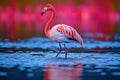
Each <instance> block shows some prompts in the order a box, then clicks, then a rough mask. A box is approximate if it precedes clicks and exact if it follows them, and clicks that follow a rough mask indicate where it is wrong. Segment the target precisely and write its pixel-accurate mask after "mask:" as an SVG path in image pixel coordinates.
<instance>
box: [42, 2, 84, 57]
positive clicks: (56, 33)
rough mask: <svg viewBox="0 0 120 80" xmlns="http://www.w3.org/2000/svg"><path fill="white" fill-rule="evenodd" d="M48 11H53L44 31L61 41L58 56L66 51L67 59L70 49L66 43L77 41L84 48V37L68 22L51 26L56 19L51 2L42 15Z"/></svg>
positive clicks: (54, 39)
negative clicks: (67, 23)
mask: <svg viewBox="0 0 120 80" xmlns="http://www.w3.org/2000/svg"><path fill="white" fill-rule="evenodd" d="M47 11H51V12H52V15H51V17H50V19H49V21H48V22H47V24H46V26H45V28H44V32H45V35H46V36H47V37H48V38H50V39H52V40H53V41H56V42H58V43H59V47H60V48H59V50H58V52H57V55H56V57H57V56H58V55H59V54H60V53H61V52H62V51H64V52H65V59H67V53H68V49H67V48H66V45H65V43H67V42H71V41H77V42H79V43H80V44H81V46H82V48H84V46H83V39H82V38H81V36H80V35H79V33H78V32H77V31H76V30H75V29H74V28H73V27H71V26H69V25H66V24H57V25H55V26H53V27H52V28H51V27H50V26H51V24H52V22H53V21H54V17H55V8H54V7H53V6H52V5H51V4H46V5H45V7H44V8H43V10H42V11H41V15H43V14H44V13H45V12H47ZM61 43H63V44H64V48H62V47H61Z"/></svg>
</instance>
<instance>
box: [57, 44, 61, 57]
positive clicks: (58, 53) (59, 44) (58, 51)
mask: <svg viewBox="0 0 120 80" xmlns="http://www.w3.org/2000/svg"><path fill="white" fill-rule="evenodd" d="M59 47H60V48H59V51H58V52H57V55H56V57H57V56H58V55H59V54H60V53H61V51H62V48H61V44H60V43H59Z"/></svg>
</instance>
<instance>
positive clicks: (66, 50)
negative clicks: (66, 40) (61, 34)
mask: <svg viewBox="0 0 120 80" xmlns="http://www.w3.org/2000/svg"><path fill="white" fill-rule="evenodd" d="M64 50H65V59H67V53H68V49H67V48H66V45H65V44H64Z"/></svg>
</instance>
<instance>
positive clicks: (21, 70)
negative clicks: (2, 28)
mask: <svg viewBox="0 0 120 80" xmlns="http://www.w3.org/2000/svg"><path fill="white" fill-rule="evenodd" d="M84 41H85V44H84V46H85V49H84V50H82V49H81V45H80V44H79V43H77V42H73V43H67V44H66V45H67V47H68V49H69V53H68V59H65V58H64V57H65V54H64V52H63V53H62V54H60V55H59V56H58V58H56V57H55V55H56V52H57V49H58V43H56V42H53V41H51V40H49V39H47V38H39V37H33V38H30V39H27V40H20V41H18V42H9V41H8V40H7V39H6V40H5V41H4V42H2V41H1V42H0V80H119V79H120V42H119V41H117V40H115V41H97V40H84Z"/></svg>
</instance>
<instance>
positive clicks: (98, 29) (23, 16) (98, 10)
mask: <svg viewBox="0 0 120 80" xmlns="http://www.w3.org/2000/svg"><path fill="white" fill-rule="evenodd" d="M101 2H102V1H101ZM108 3H109V6H107V7H106V6H105V5H106V4H108ZM112 6H113V4H112V2H104V3H99V2H97V1H96V2H94V3H89V2H88V3H84V4H81V5H75V4H74V3H72V2H69V3H67V4H65V5H61V4H56V5H54V7H55V11H56V17H55V21H54V22H53V25H55V24H58V23H63V24H67V25H71V26H73V27H75V28H76V29H77V31H80V33H93V34H94V33H104V34H107V35H111V34H114V32H115V27H114V26H113V25H114V24H115V23H116V22H117V21H119V18H120V15H119V14H118V13H117V12H116V11H115V10H113V9H111V7H112ZM42 8H43V5H41V4H38V5H37V6H36V7H35V8H33V7H32V6H31V5H30V4H28V5H26V6H25V9H24V10H20V9H14V8H13V7H11V5H8V6H7V8H6V9H5V10H3V8H2V6H0V31H3V28H4V27H3V26H4V25H3V24H4V23H5V24H6V31H7V37H9V38H13V37H14V36H16V37H21V36H28V35H27V33H29V32H32V33H35V34H36V35H43V28H44V26H45V24H46V23H47V21H48V19H49V17H50V15H51V13H50V12H48V13H46V14H45V15H44V16H41V15H40V12H41V10H42ZM106 8H110V9H106ZM21 24H23V25H24V27H23V25H21ZM20 25H21V26H22V27H21V26H20ZM21 29H22V30H21ZM24 31H25V32H24ZM118 32H120V30H118ZM22 33H24V34H25V35H23V34H22ZM0 37H1V36H0Z"/></svg>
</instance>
